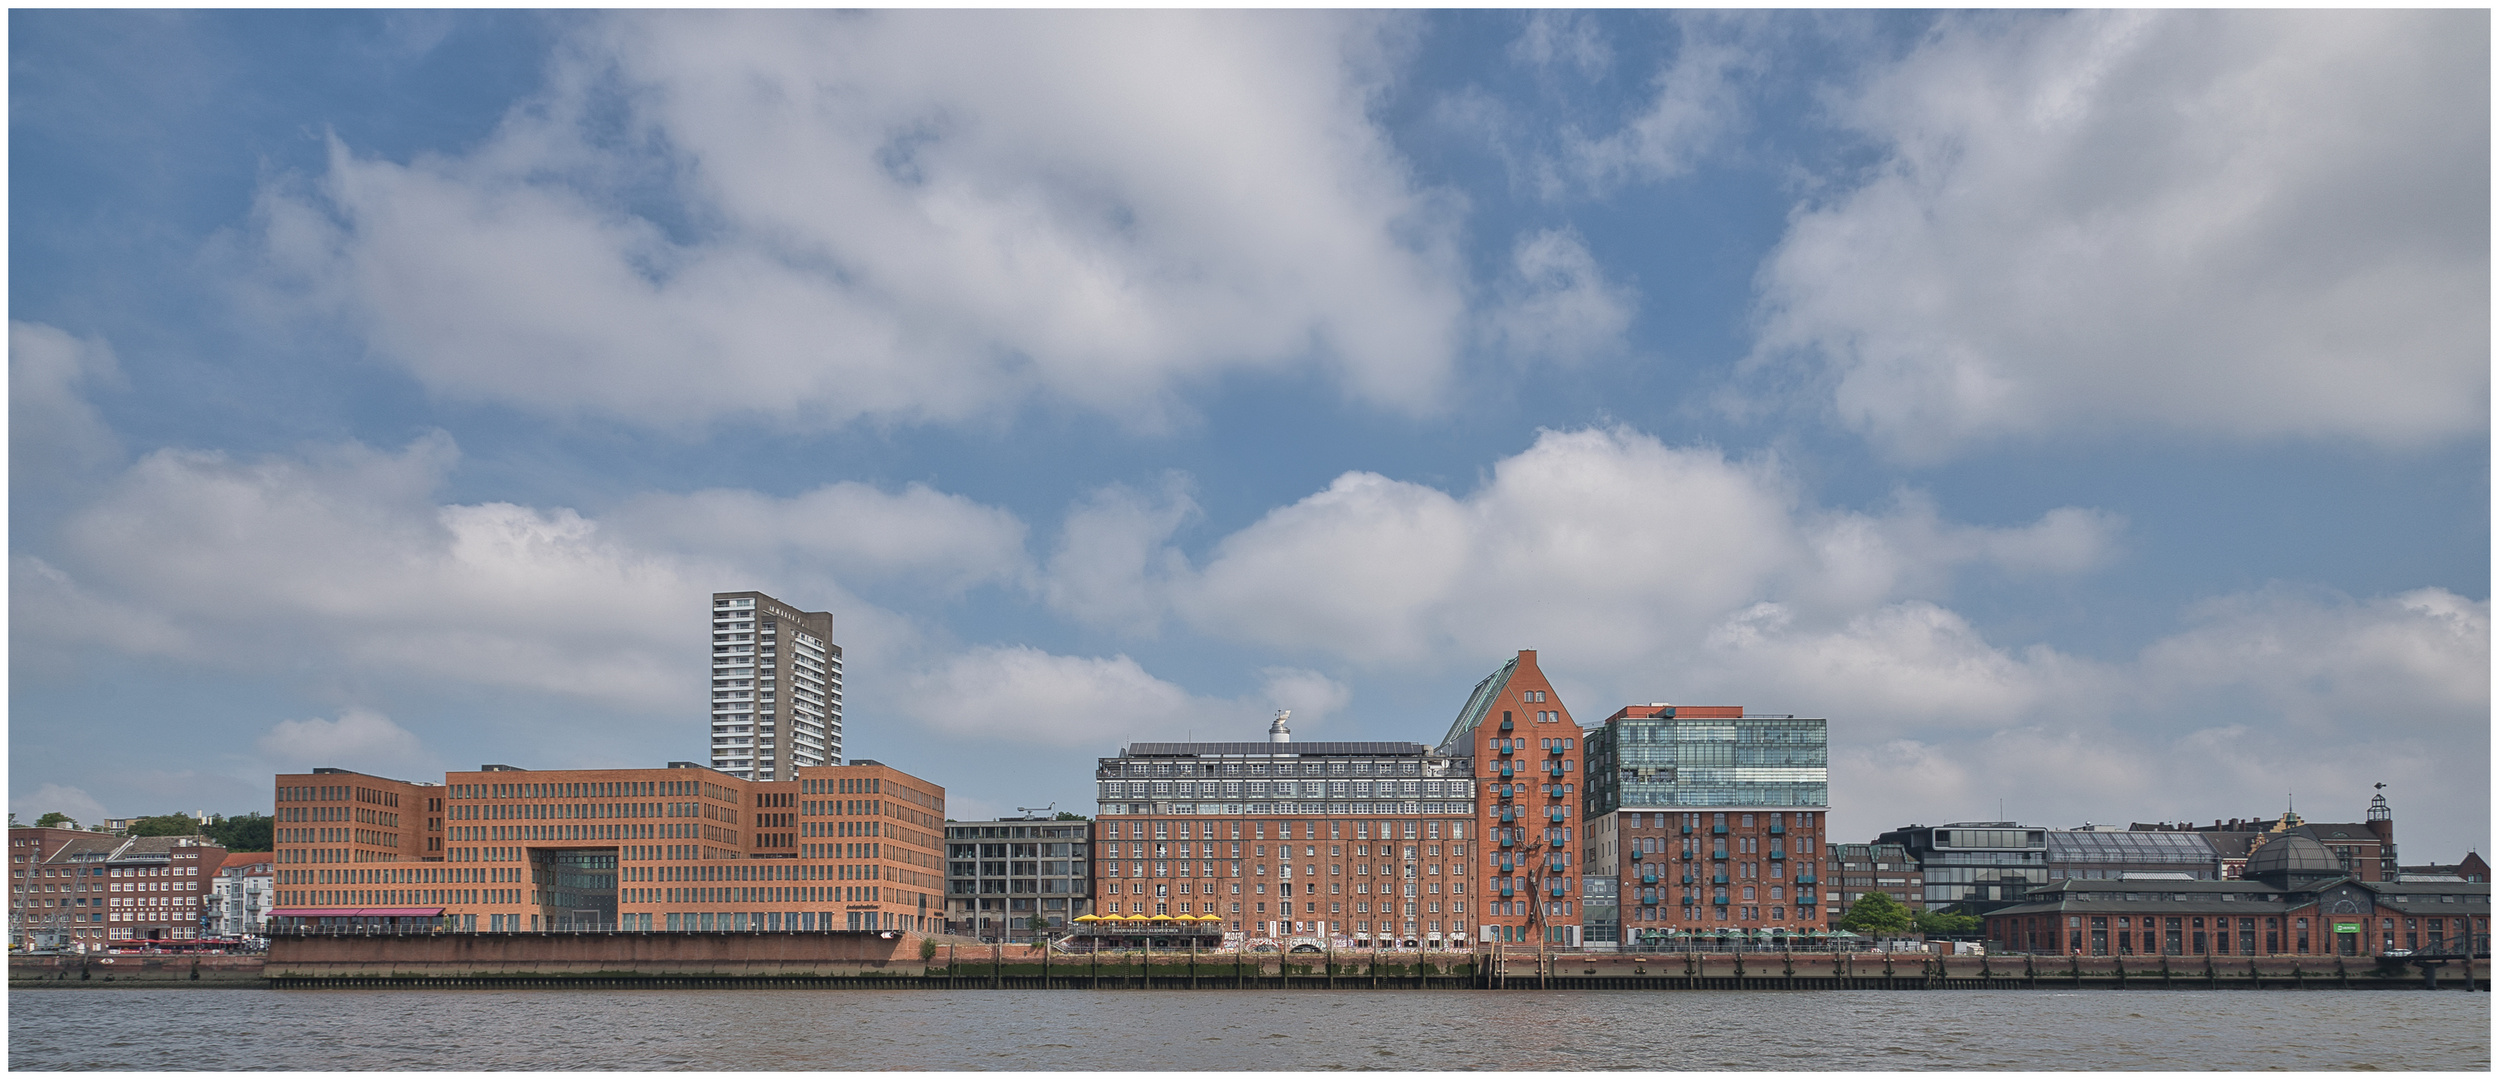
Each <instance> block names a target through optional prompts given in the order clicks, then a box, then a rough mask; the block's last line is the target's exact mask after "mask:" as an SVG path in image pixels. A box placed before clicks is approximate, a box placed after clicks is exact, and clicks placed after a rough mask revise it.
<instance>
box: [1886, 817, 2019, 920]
mask: <svg viewBox="0 0 2499 1080" xmlns="http://www.w3.org/2000/svg"><path fill="white" fill-rule="evenodd" d="M2049 832H2050V830H2048V829H2043V828H2040V827H2038V826H2035V825H2020V824H2016V823H2014V822H2010V821H1959V822H1954V823H1952V824H1950V825H1911V826H1909V827H1908V828H1905V829H1894V830H1892V831H1890V832H1887V833H1884V834H1883V835H1881V836H1878V837H1875V838H1874V842H1875V843H1878V844H1898V845H1900V847H1901V848H1902V849H1904V850H1906V851H1907V852H1908V853H1909V858H1910V859H1911V860H1912V861H1914V862H1916V863H1917V864H1918V870H1919V872H1920V873H1921V874H1923V875H1924V876H1925V879H1926V883H1925V889H1926V910H1928V911H1942V910H1944V909H1946V908H1957V909H1958V910H1960V911H1962V912H1965V913H1968V914H1974V915H1975V914H1983V913H1985V912H1987V911H1989V910H1992V909H1995V908H1999V907H2003V906H2005V905H2007V904H2011V903H2014V902H2015V901H2018V900H2020V899H2022V897H2023V896H2024V895H2025V894H2027V893H2028V892H2029V891H2030V890H2031V889H2033V888H2036V887H2038V886H2040V885H2043V884H2045V883H2046V882H2047V880H2048V833H2049Z"/></svg>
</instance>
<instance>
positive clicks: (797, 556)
mask: <svg viewBox="0 0 2499 1080" xmlns="http://www.w3.org/2000/svg"><path fill="white" fill-rule="evenodd" d="M602 521H603V523H604V524H605V525H606V526H607V527H608V528H611V529H613V530H615V531H616V532H618V533H619V534H620V535H623V536H627V537H630V538H632V540H633V541H634V542H635V543H636V544H637V545H640V546H644V547H650V548H657V549H666V550H674V551H683V552H692V553H700V554H701V555H703V556H705V557H710V558H722V559H729V560H732V561H735V562H737V563H739V564H741V565H744V566H747V567H757V568H760V567H765V566H774V567H779V566H786V565H790V564H793V563H816V564H821V565H829V566H832V567H835V568H837V570H838V572H839V573H840V574H842V575H843V576H845V577H855V578H905V579H912V580H918V581H924V582H927V583H930V584H933V585H936V586H937V587H939V588H941V589H944V590H947V591H950V592H961V591H963V590H966V589H969V588H971V587H973V586H975V585H982V584H991V583H1007V582H1013V581H1017V580H1020V579H1021V578H1022V577H1023V576H1024V575H1025V574H1026V572H1027V570H1028V568H1027V566H1026V562H1025V557H1024V523H1023V521H1022V520H1021V519H1019V518H1017V517H1016V516H1015V515H1014V514H1012V513H1009V512H1007V511H1005V510H1002V509H1000V508H998V507H994V506H984V505H982V504H980V503H977V502H974V501H972V500H970V499H967V498H964V497H963V496H961V495H950V494H947V493H945V492H941V491H937V490H935V489H933V488H930V487H928V486H927V485H924V484H909V485H906V486H905V487H904V488H903V490H902V491H901V492H900V493H899V494H896V493H889V492H885V491H881V490H878V489H877V488H875V487H872V486H870V485H867V484H861V483H855V482H851V481H844V482H841V483H835V484H827V485H825V486H823V487H819V488H815V489H813V490H811V491H806V492H802V493H800V494H798V495H796V496H792V497H790V498H776V497H773V496H770V495H766V494H763V493H761V492H757V491H751V490H744V489H731V488H714V489H710V490H706V491H697V492H693V493H690V494H683V495H679V494H673V493H653V494H647V495H643V496H639V497H637V498H634V499H632V500H630V501H628V502H627V503H626V504H625V505H624V506H622V507H619V508H618V509H616V510H615V511H613V512H611V513H609V514H607V515H604V517H603V519H602Z"/></svg>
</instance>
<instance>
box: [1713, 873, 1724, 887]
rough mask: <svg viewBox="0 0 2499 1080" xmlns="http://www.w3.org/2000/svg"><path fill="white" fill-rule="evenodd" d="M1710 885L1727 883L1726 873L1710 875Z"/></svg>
mask: <svg viewBox="0 0 2499 1080" xmlns="http://www.w3.org/2000/svg"><path fill="white" fill-rule="evenodd" d="M1709 883H1710V884H1712V885H1724V884H1726V883H1727V875H1726V874H1724V873H1718V874H1712V875H1710V878H1709Z"/></svg>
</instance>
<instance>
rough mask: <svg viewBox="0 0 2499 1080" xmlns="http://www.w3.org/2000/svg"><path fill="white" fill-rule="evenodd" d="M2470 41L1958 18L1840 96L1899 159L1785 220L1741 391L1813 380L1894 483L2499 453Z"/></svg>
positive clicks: (2336, 22) (2270, 28)
mask: <svg viewBox="0 0 2499 1080" xmlns="http://www.w3.org/2000/svg"><path fill="white" fill-rule="evenodd" d="M2488 38H2489V34H2488V33H2487V20H2486V17H2485V16H2484V15H2482V14H2480V13H2475V12H2389V11H2363V12H2328V11H2301V12H2156V13H2145V12H2120V13H2111V12H2090V13H2080V14H2072V15H2044V16H2022V17H2018V18H2001V17H1991V16H1951V17H1947V18H1946V19H1944V20H1943V21H1942V22H1941V23H1940V24H1939V25H1938V26H1937V27H1936V29H1935V30H1934V31H1933V32H1932V33H1931V34H1930V35H1929V36H1928V37H1927V39H1926V40H1925V41H1924V42H1922V43H1921V44H1920V46H1919V47H1918V48H1917V49H1916V50H1915V51H1914V52H1913V53H1912V54H1911V55H1910V56H1908V57H1907V58H1906V59H1904V60H1903V61H1901V62H1900V63H1898V64H1897V65H1896V66H1893V67H1890V68H1887V69H1884V70H1881V71H1879V72H1878V73H1876V74H1875V75H1874V76H1873V77H1871V78H1870V79H1869V80H1868V81H1867V82H1866V84H1865V85H1863V86H1862V87H1858V88H1854V89H1852V90H1850V91H1848V92H1847V93H1846V94H1845V96H1835V97H1834V99H1833V102H1832V106H1833V110H1834V115H1835V116H1836V117H1837V118H1838V119H1839V120H1840V121H1841V122H1842V123H1844V124H1846V125H1848V126H1850V127H1853V128H1855V129H1856V130H1858V131H1859V132H1861V133H1862V134H1864V135H1865V136H1866V137H1867V138H1869V139H1871V140H1872V141H1873V142H1874V143H1875V144H1876V146H1877V147H1878V148H1880V149H1881V150H1882V151H1883V152H1884V153H1885V155H1886V156H1885V158H1884V159H1883V161H1882V162H1881V163H1880V164H1879V165H1878V166H1877V167H1875V168H1874V169H1872V170H1871V171H1870V172H1868V173H1867V174H1865V178H1864V179H1863V181H1862V182H1860V183H1854V184H1848V185H1844V186H1843V188H1842V189H1841V190H1840V191H1839V193H1838V194H1836V195H1834V196H1833V197H1831V198H1829V199H1828V200H1825V201H1820V202H1816V203H1813V204H1809V205H1806V206H1803V207H1800V208H1799V210H1798V212H1797V213H1796V215H1795V216H1794V218H1793V220H1792V222H1791V225H1790V229H1789V232H1788V234H1787V236H1786V238H1785V239H1784V240H1782V241H1781V243H1780V245H1779V247H1778V249H1777V251H1776V252H1774V253H1773V255H1772V256H1771V257H1770V259H1769V260H1768V261H1767V262H1766V264H1765V265H1764V267H1763V269H1762V271H1761V275H1760V287H1761V303H1762V318H1763V323H1762V330H1761V337H1760V340H1759V343H1758V347H1757V352H1756V354H1755V356H1754V358H1753V360H1752V361H1751V363H1752V364H1753V365H1754V366H1755V367H1756V369H1757V371H1758V370H1759V367H1760V366H1761V365H1774V366H1784V365H1785V364H1786V363H1788V362H1791V361H1792V362H1795V363H1799V364H1802V365H1804V366H1805V367H1806V368H1807V369H1808V370H1812V371H1815V372H1817V373H1818V374H1817V376H1816V378H1814V379H1812V380H1808V383H1807V385H1810V386H1813V387H1815V388H1816V392H1818V393H1823V394H1827V395H1828V397H1827V399H1826V400H1827V402H1828V405H1829V407H1830V408H1832V409H1835V410H1836V412H1837V414H1838V416H1839V418H1840V419H1841V421H1842V422H1844V423H1845V424H1847V425H1848V426H1850V427H1852V428H1854V429H1856V430H1858V431H1860V432H1863V433H1864V434H1866V435H1867V436H1868V437H1869V438H1871V439H1872V440H1874V441H1875V442H1876V443H1877V444H1878V445H1880V446H1883V447H1885V448H1887V449H1888V450H1889V451H1890V452H1892V453H1894V454H1897V455H1900V456H1904V457H1907V458H1911V459H1932V458H1936V457H1941V456H1945V455H1949V454H1952V453H1955V452H1959V451H1961V450H1963V449H1965V448H1967V447H1969V446H1971V445H1974V444H1979V443H1984V442H1987V441H1990V440H1997V439H2007V438H2030V437H2040V436H2055V435H2062V434H2070V433H2076V432H2087V431H2097V430H2102V429H2105V428H2108V427H2110V426H2111V425H2115V426H2117V427H2119V428H2126V427H2151V428H2162V429H2168V430H2174V431H2181V432H2189V433H2193V434H2195V435H2198V436H2222V437H2235V438H2277V437H2325V438H2333V439H2343V440H2351V441H2356V442H2360V443H2364V444H2371V445H2378V446H2388V447H2398V448H2406V447H2420V446H2425V445H2429V444H2433V443H2437V442H2441V441H2445V440H2450V439H2453V438H2456V437H2460V436H2470V435H2473V434H2475V433H2478V432H2482V431H2485V430H2487V426H2488V422H2489V417H2488V412H2487V408H2488V399H2489V359H2490V338H2489V323H2490V308H2489V297H2490V268H2489V267H2490V264H2489V251H2488V239H2489V237H2488V232H2489V228H2488V222H2489V172H2488V164H2489V157H2490V144H2489V130H2490V123H2489V119H2490V118H2489V104H2490V101H2489V93H2488V89H2489V41H2488ZM1782 381H1783V382H1784V381H1785V380H1784V379H1783V380H1782Z"/></svg>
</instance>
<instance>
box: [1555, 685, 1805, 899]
mask: <svg viewBox="0 0 2499 1080" xmlns="http://www.w3.org/2000/svg"><path fill="white" fill-rule="evenodd" d="M1828 728H1829V723H1828V721H1825V720H1821V719H1815V718H1807V717H1797V716H1768V715H1758V714H1753V715H1748V714H1746V713H1745V711H1744V709H1743V707H1742V706H1734V705H1706V706H1690V705H1687V706H1675V705H1669V704H1664V703H1651V704H1648V705H1633V706H1626V707H1624V708H1622V709H1620V710H1617V711H1616V712H1615V713H1614V715H1612V716H1609V717H1607V718H1606V720H1605V723H1604V724H1603V725H1602V726H1600V727H1598V728H1595V729H1593V730H1591V731H1589V732H1588V734H1587V754H1588V768H1587V787H1586V794H1585V800H1586V806H1587V816H1588V818H1589V820H1590V822H1591V824H1592V826H1593V827H1594V828H1595V830H1596V833H1597V836H1598V837H1599V838H1601V840H1602V842H1603V844H1604V845H1606V846H1607V852H1609V853H1610V854H1606V853H1600V852H1596V851H1592V852H1591V856H1592V859H1594V858H1598V857H1601V856H1602V857H1603V862H1604V865H1606V866H1607V867H1608V868H1609V869H1610V870H1611V871H1612V872H1613V874H1614V875H1615V887H1614V892H1615V893H1616V895H1617V896H1618V898H1619V900H1618V905H1617V910H1618V911H1619V912H1620V916H1619V923H1618V925H1619V929H1618V930H1617V931H1616V932H1615V934H1614V935H1613V936H1611V937H1602V938H1599V937H1592V944H1593V945H1595V946H1596V947H1600V948H1602V947H1605V946H1608V945H1619V946H1620V947H1624V948H1654V947H1659V946H1661V945H1664V944H1669V943H1673V942H1676V941H1679V940H1680V939H1683V938H1687V937H1703V938H1711V939H1736V938H1747V939H1756V940H1758V939H1765V938H1767V939H1777V938H1784V937H1789V936H1795V935H1801V934H1807V933H1812V932H1816V931H1822V930H1825V929H1827V927H1828V923H1827V921H1826V920H1825V918H1824V916H1823V912H1822V910H1821V905H1822V899H1823V895H1824V885H1823V881H1822V876H1821V873H1820V871H1821V869H1822V865H1823V859H1824V857H1825V855H1826V852H1825V850H1824V836H1825V831H1826V830H1827V828H1828V825H1829V821H1828V819H1829V816H1830V815H1829V804H1830V766H1829V733H1828Z"/></svg>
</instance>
